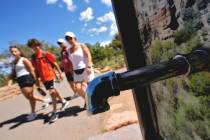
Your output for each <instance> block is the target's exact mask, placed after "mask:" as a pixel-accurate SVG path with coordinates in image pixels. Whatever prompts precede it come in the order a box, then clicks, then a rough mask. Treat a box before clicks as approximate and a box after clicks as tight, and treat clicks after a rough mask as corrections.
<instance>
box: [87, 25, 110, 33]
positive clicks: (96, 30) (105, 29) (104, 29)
mask: <svg viewBox="0 0 210 140" xmlns="http://www.w3.org/2000/svg"><path fill="white" fill-rule="evenodd" d="M107 30H108V29H107V27H105V26H101V27H100V28H91V29H89V30H88V32H89V33H91V34H95V35H98V34H100V33H103V32H106V31H107Z"/></svg>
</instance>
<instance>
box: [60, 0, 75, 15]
mask: <svg viewBox="0 0 210 140" xmlns="http://www.w3.org/2000/svg"><path fill="white" fill-rule="evenodd" d="M63 2H64V3H65V4H66V6H67V9H68V10H69V11H71V12H72V11H74V10H75V9H76V5H74V3H73V0H63Z"/></svg>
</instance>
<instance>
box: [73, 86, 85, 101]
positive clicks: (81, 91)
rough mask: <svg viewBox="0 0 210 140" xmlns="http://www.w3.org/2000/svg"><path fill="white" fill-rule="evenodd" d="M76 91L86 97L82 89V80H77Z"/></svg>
mask: <svg viewBox="0 0 210 140" xmlns="http://www.w3.org/2000/svg"><path fill="white" fill-rule="evenodd" d="M75 87H76V92H77V93H78V94H79V95H80V96H81V97H82V98H84V99H85V92H84V91H83V89H82V82H76V83H75Z"/></svg>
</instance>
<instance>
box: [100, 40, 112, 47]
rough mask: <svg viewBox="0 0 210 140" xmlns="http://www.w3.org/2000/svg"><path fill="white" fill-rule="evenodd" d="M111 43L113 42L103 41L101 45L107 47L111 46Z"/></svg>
mask: <svg viewBox="0 0 210 140" xmlns="http://www.w3.org/2000/svg"><path fill="white" fill-rule="evenodd" d="M110 43H111V41H102V42H101V43H100V45H101V46H102V47H106V46H107V45H109V44H110Z"/></svg>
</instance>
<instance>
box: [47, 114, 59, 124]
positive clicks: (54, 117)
mask: <svg viewBox="0 0 210 140" xmlns="http://www.w3.org/2000/svg"><path fill="white" fill-rule="evenodd" d="M57 119H58V114H57V113H56V112H53V113H52V115H51V116H50V120H49V122H50V123H53V122H55V121H56V120H57Z"/></svg>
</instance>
